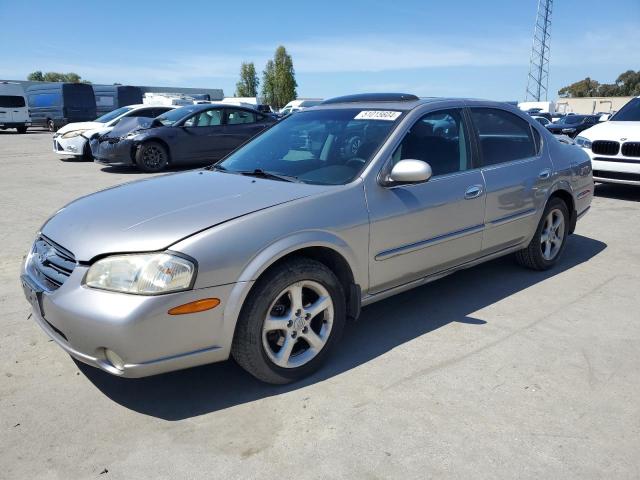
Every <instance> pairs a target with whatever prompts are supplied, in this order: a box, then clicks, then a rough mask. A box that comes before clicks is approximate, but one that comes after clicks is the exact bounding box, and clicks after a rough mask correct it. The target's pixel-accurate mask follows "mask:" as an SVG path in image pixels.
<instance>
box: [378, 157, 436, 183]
mask: <svg viewBox="0 0 640 480" xmlns="http://www.w3.org/2000/svg"><path fill="white" fill-rule="evenodd" d="M431 175H433V172H432V171H431V165H429V164H428V163H427V162H423V161H422V160H400V161H399V162H398V163H396V164H395V165H394V166H393V168H392V169H391V173H390V174H389V175H388V176H387V178H386V182H385V183H386V184H387V185H396V184H411V183H424V182H426V181H428V180H429V179H430V178H431Z"/></svg>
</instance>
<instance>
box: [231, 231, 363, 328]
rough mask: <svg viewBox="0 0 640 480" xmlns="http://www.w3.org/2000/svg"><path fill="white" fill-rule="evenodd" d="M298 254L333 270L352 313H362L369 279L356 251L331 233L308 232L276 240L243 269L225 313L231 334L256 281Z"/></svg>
mask: <svg viewBox="0 0 640 480" xmlns="http://www.w3.org/2000/svg"><path fill="white" fill-rule="evenodd" d="M296 257H306V258H312V259H314V260H316V261H319V262H321V263H323V264H324V265H326V266H327V267H328V268H329V269H331V271H332V272H334V274H335V275H336V277H338V280H340V283H341V284H342V286H343V288H344V291H345V296H346V300H347V313H348V316H349V317H350V318H354V319H355V318H357V317H358V316H359V314H360V305H361V303H360V300H361V287H360V285H361V283H360V282H364V281H365V279H363V278H360V276H359V275H358V271H359V270H358V268H357V263H356V260H355V258H356V256H355V253H354V252H353V251H352V250H351V248H350V247H349V245H348V244H347V243H346V242H345V241H344V240H342V239H341V238H339V237H338V236H336V235H334V234H332V233H330V232H324V231H305V232H300V233H298V234H296V235H293V236H291V237H286V238H282V239H280V240H278V241H276V242H274V243H272V244H271V245H269V246H268V247H266V248H265V249H263V250H262V251H260V252H259V253H258V254H257V255H255V256H254V257H253V258H252V259H251V261H250V262H249V263H248V264H247V266H246V267H245V268H244V269H243V271H242V273H241V274H240V276H239V277H238V282H237V283H236V285H235V287H234V288H233V290H232V291H231V294H230V295H229V299H228V300H227V308H226V309H225V312H224V319H225V320H224V322H225V326H226V328H227V329H228V330H227V331H228V332H229V333H230V334H231V335H230V337H232V336H233V332H234V331H235V326H236V323H237V321H238V318H239V316H240V312H241V310H242V307H243V306H244V304H245V301H246V299H247V297H248V296H249V295H250V293H251V291H252V290H253V287H254V285H255V283H256V280H258V279H259V278H260V277H261V276H262V275H264V274H265V272H267V271H268V270H270V269H272V268H274V267H276V266H277V265H279V264H281V263H282V262H285V261H287V260H289V259H292V258H296ZM367 275H368V270H367Z"/></svg>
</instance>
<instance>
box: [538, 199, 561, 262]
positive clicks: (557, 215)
mask: <svg viewBox="0 0 640 480" xmlns="http://www.w3.org/2000/svg"><path fill="white" fill-rule="evenodd" d="M562 242H564V215H563V214H562V212H561V211H560V210H559V209H557V208H554V209H553V210H551V211H550V212H549V214H548V215H547V218H546V219H545V221H544V225H543V227H542V233H541V235H540V248H541V249H542V257H543V258H544V259H545V260H547V261H551V260H553V259H554V258H556V256H557V255H558V252H559V251H560V249H561V248H562Z"/></svg>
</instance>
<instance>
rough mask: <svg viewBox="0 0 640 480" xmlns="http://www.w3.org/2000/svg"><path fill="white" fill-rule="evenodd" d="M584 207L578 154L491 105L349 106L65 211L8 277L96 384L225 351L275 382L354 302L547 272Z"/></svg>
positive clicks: (344, 102)
mask: <svg viewBox="0 0 640 480" xmlns="http://www.w3.org/2000/svg"><path fill="white" fill-rule="evenodd" d="M592 194H593V179H592V175H591V164H590V161H589V158H588V156H587V155H586V154H585V153H584V152H583V151H582V150H581V149H580V148H578V147H576V146H574V145H567V144H563V143H560V142H558V141H557V140H556V139H555V138H554V137H553V135H551V134H550V133H549V132H547V131H546V129H545V128H544V127H543V126H542V125H540V124H539V123H538V122H537V121H535V120H533V119H531V117H529V116H528V115H525V114H523V113H521V112H520V111H518V110H517V109H515V108H511V107H510V106H508V105H505V104H502V103H495V102H487V101H474V100H460V99H419V98H417V97H415V96H413V95H406V94H371V95H353V96H348V97H340V98H336V99H332V100H329V101H325V102H324V103H323V104H322V105H320V106H318V107H314V108H311V109H308V110H305V111H303V112H299V113H296V114H295V115H292V116H290V117H288V118H286V119H284V120H283V121H281V122H280V123H277V124H275V125H274V126H273V127H272V128H270V129H268V130H267V131H265V132H263V133H262V134H260V135H259V136H258V137H256V138H255V139H254V140H252V141H251V142H249V143H248V144H246V145H244V146H243V147H241V148H240V149H238V150H236V151H235V152H233V153H232V154H230V155H229V156H228V157H227V158H226V159H224V160H222V161H221V162H218V163H217V164H216V165H213V166H211V167H208V168H205V169H202V170H195V171H188V172H182V173H175V174H170V175H165V176H162V177H159V178H154V179H150V180H143V181H138V182H133V183H129V184H126V185H123V186H120V187H116V188H112V189H108V190H104V191H101V192H98V193H95V194H93V195H89V196H87V197H84V198H81V199H78V200H76V201H74V202H72V203H71V204H69V205H67V206H66V207H64V208H62V209H61V210H59V211H58V212H57V213H56V214H55V215H53V216H52V217H51V218H50V219H49V220H48V221H47V222H46V223H45V224H44V225H43V226H42V228H41V230H40V231H39V232H38V233H37V236H36V240H35V242H34V244H33V246H32V247H31V249H30V250H29V254H28V256H27V258H26V261H25V264H24V268H23V272H22V276H21V280H22V284H23V288H24V292H25V295H26V297H27V299H28V300H29V302H31V304H32V306H33V311H34V318H35V320H36V321H37V323H38V324H39V325H40V326H41V327H42V329H43V330H44V331H45V332H46V334H47V335H49V336H50V337H51V338H52V339H53V340H54V341H55V342H56V343H57V344H58V345H60V346H61V347H62V348H63V349H64V350H65V351H67V352H68V353H69V354H70V355H72V356H73V357H75V358H76V359H78V360H80V361H82V362H85V363H87V364H90V365H93V366H95V367H98V368H101V369H103V370H105V371H107V372H109V373H112V374H114V375H120V376H124V377H141V376H147V375H154V374H158V373H162V372H167V371H171V370H177V369H181V368H187V367H192V366H195V365H201V364H206V363H211V362H218V361H223V360H226V359H228V358H229V356H233V357H234V358H235V360H236V361H237V362H238V363H239V364H240V365H241V366H243V367H244V368H245V369H246V370H247V371H249V372H250V373H251V374H252V375H254V376H255V377H257V378H259V379H261V380H264V381H266V382H272V383H286V382H290V381H294V380H296V379H299V378H301V377H304V376H306V375H308V374H310V373H311V372H313V371H314V370H316V369H317V368H319V366H320V365H321V363H322V362H323V361H324V360H325V359H326V358H327V357H328V356H329V355H330V354H331V351H332V349H333V347H334V345H335V344H336V342H337V341H338V339H339V337H340V334H341V332H342V330H343V327H344V325H345V322H346V321H347V320H348V319H356V318H357V317H358V315H359V312H360V308H361V306H363V305H368V304H371V303H373V302H376V301H378V300H381V299H384V298H386V297H388V296H390V295H393V294H395V293H398V292H401V291H404V290H407V289H410V288H413V287H416V286H418V285H422V284H425V283H427V282H430V281H432V280H435V279H438V278H441V277H442V276H444V275H447V274H449V273H452V272H454V271H456V270H459V269H462V268H467V267H471V266H473V265H476V264H478V263H481V262H485V261H488V260H491V259H493V258H496V257H499V256H503V255H507V254H512V253H515V258H516V259H517V260H518V262H519V263H521V264H522V265H524V266H526V267H529V268H532V269H535V270H544V269H548V268H551V267H553V265H554V264H555V263H556V262H557V261H558V259H559V258H560V256H561V255H562V252H563V250H564V248H565V246H566V244H567V238H568V235H569V234H570V233H572V232H573V230H574V228H575V225H576V221H577V220H578V219H579V218H580V217H581V216H582V215H584V214H585V213H586V212H587V210H588V209H589V205H590V203H591V198H592Z"/></svg>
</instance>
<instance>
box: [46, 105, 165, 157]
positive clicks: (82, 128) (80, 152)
mask: <svg viewBox="0 0 640 480" xmlns="http://www.w3.org/2000/svg"><path fill="white" fill-rule="evenodd" d="M174 108H176V106H175V105H128V106H126V107H120V108H118V109H117V110H113V111H112V112H109V113H105V114H104V115H102V116H101V117H98V118H96V119H95V120H94V121H93V122H77V123H69V124H67V125H65V126H64V127H62V128H61V129H60V130H58V131H57V132H56V133H55V134H54V135H53V151H54V152H55V153H57V154H60V155H73V156H75V157H84V158H85V159H87V160H88V159H90V158H91V148H90V147H89V140H90V139H91V138H93V137H95V136H97V135H103V134H105V133H108V132H110V131H111V130H113V128H114V127H115V126H116V125H117V124H118V122H119V121H120V120H122V119H123V118H129V117H147V118H155V117H158V116H160V115H162V114H163V113H166V112H168V111H169V110H173V109H174Z"/></svg>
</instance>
